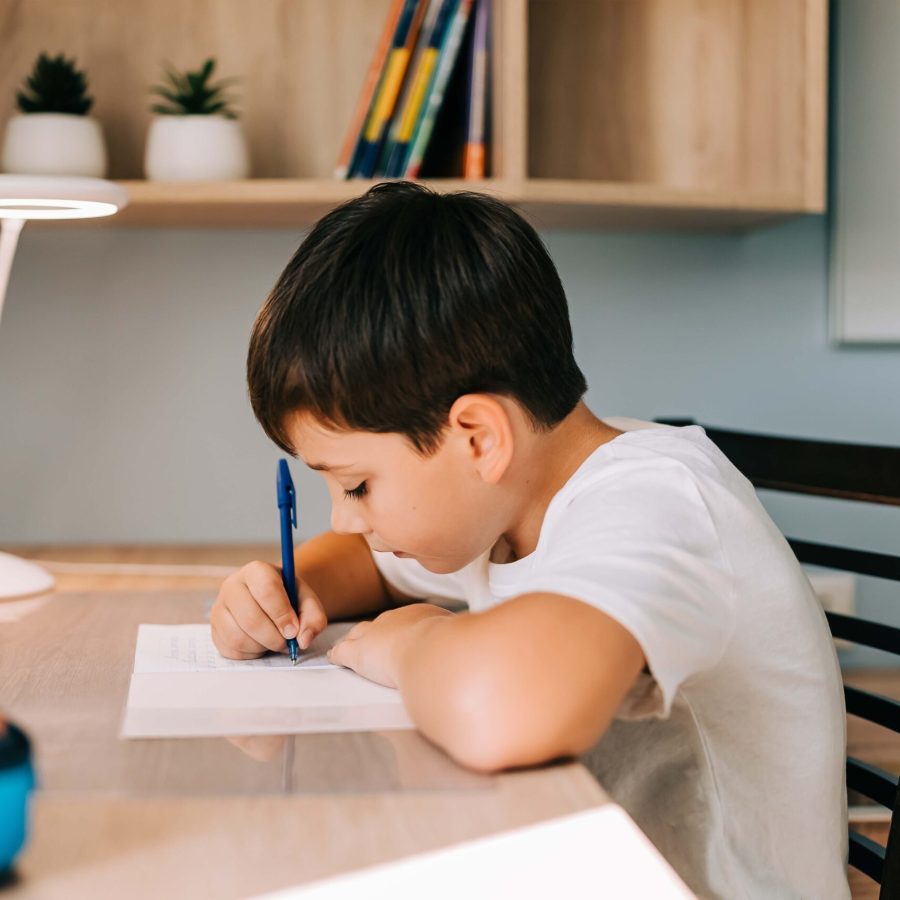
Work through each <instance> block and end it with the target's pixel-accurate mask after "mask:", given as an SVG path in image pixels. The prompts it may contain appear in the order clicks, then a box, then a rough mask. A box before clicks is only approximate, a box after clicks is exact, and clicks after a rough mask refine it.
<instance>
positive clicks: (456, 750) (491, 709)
mask: <svg viewBox="0 0 900 900" xmlns="http://www.w3.org/2000/svg"><path fill="white" fill-rule="evenodd" d="M457 687H458V690H457V691H456V695H457V696H456V697H455V698H454V700H455V701H456V702H455V703H454V704H453V706H454V707H455V715H454V716H453V719H454V724H453V727H452V728H451V729H449V730H448V733H447V735H446V737H445V740H444V741H441V743H442V744H443V746H444V750H445V751H446V752H447V753H448V754H449V755H450V756H451V757H453V759H454V760H456V762H458V763H459V764H460V765H462V766H465V767H466V768H467V769H471V770H473V771H475V772H480V773H483V774H492V773H496V772H501V771H503V770H505V769H512V768H517V767H521V766H531V765H540V764H541V763H544V762H549V761H550V760H553V759H558V758H559V757H563V756H571V755H573V754H574V753H575V752H577V748H576V747H575V743H577V742H576V741H574V740H573V739H572V738H573V736H572V735H569V734H566V733H565V731H564V729H561V728H560V727H559V723H558V722H554V721H553V717H549V716H541V715H539V714H536V711H535V710H534V707H533V706H532V705H531V704H530V703H528V702H527V698H525V697H518V698H515V697H509V696H505V695H504V694H503V692H493V691H491V690H485V683H484V681H481V682H480V683H477V684H475V685H473V686H472V687H471V688H468V689H467V688H466V687H464V686H462V685H458V686H457Z"/></svg>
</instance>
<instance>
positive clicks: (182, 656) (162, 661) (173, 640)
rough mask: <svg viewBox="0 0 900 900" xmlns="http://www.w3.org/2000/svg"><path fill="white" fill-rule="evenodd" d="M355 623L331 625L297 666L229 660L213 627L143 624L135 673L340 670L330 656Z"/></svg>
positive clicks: (279, 658) (275, 657)
mask: <svg viewBox="0 0 900 900" xmlns="http://www.w3.org/2000/svg"><path fill="white" fill-rule="evenodd" d="M354 624H355V623H353V622H340V623H337V624H334V625H327V626H326V627H325V630H324V631H323V632H322V633H321V634H320V635H318V636H317V637H316V639H315V640H314V641H313V642H312V644H310V646H309V647H308V648H307V649H306V650H301V651H300V656H299V658H298V662H297V665H296V666H292V665H291V659H290V657H289V656H288V654H287V653H286V652H285V653H267V654H266V655H265V656H261V657H259V658H258V659H246V660H244V659H226V658H225V657H224V656H222V655H221V654H220V653H219V651H218V650H216V647H215V644H213V641H212V632H211V630H210V627H209V625H141V626H139V627H138V638H137V647H136V648H135V653H134V671H135V672H218V671H222V670H227V669H231V670H241V671H253V670H254V669H294V670H296V669H301V668H302V669H336V668H339V667H338V666H335V665H333V664H332V663H330V662H329V661H328V658H327V657H326V655H325V654H326V653H327V652H328V651H329V650H330V649H331V648H332V647H333V646H334V645H335V644H336V643H337V642H338V641H339V640H340V639H341V638H342V637H343V636H344V635H345V634H346V633H347V632H348V631H349V630H350V629H351V628H352V627H353V625H354Z"/></svg>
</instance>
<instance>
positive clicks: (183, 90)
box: [150, 59, 237, 119]
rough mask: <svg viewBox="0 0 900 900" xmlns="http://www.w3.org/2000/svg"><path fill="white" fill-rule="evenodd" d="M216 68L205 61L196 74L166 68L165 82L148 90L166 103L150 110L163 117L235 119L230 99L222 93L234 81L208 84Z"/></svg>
mask: <svg viewBox="0 0 900 900" xmlns="http://www.w3.org/2000/svg"><path fill="white" fill-rule="evenodd" d="M215 66H216V61H215V60H214V59H208V60H206V62H205V63H203V66H202V67H201V68H199V69H198V70H197V71H196V72H178V71H176V70H175V69H174V68H172V67H171V66H166V82H165V83H164V84H161V85H157V86H155V87H153V88H151V89H150V90H151V93H153V94H157V95H158V96H160V97H162V98H163V100H165V101H166V102H165V103H157V104H154V105H153V106H152V107H151V109H152V110H153V112H155V113H160V114H161V115H164V116H212V115H218V116H224V117H225V118H226V119H236V118H237V114H236V113H235V112H234V110H233V109H231V104H232V103H233V102H234V100H233V98H230V97H226V96H225V95H224V93H223V89H224V88H225V86H226V85H228V84H231V83H232V82H234V81H235V80H236V79H234V78H229V79H223V80H221V81H218V82H216V83H215V84H210V83H208V82H209V77H210V76H211V75H212V72H213V69H214V68H215Z"/></svg>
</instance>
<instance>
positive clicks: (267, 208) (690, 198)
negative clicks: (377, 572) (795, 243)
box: [60, 178, 821, 230]
mask: <svg viewBox="0 0 900 900" xmlns="http://www.w3.org/2000/svg"><path fill="white" fill-rule="evenodd" d="M376 183H377V181H371V182H368V181H362V180H352V181H338V180H334V179H328V178H322V179H248V180H246V181H235V182H194V183H167V182H150V181H122V182H120V184H122V185H124V186H125V187H126V188H127V189H128V191H129V194H130V195H131V202H130V204H129V206H128V207H127V208H126V209H124V210H123V211H122V212H121V213H119V214H118V215H116V216H114V217H112V218H110V219H104V220H97V224H98V225H102V226H103V227H119V226H181V227H254V228H259V227H263V228H265V227H269V228H290V227H300V228H307V227H308V226H310V225H311V224H313V223H314V222H315V221H316V220H317V219H319V218H320V217H321V216H323V215H324V214H325V213H327V212H328V211H329V210H331V209H333V208H334V207H335V206H337V205H339V204H340V203H343V202H344V201H346V200H350V199H352V198H354V197H357V196H359V195H361V194H362V193H364V192H365V191H366V190H367V189H368V187H369V186H370V185H372V184H376ZM424 183H425V184H427V185H428V186H430V187H432V188H433V189H435V190H437V191H439V192H442V193H443V192H449V191H457V190H471V191H479V192H484V193H488V194H491V195H493V196H495V197H498V198H500V199H502V200H505V201H506V202H508V203H511V204H512V205H513V206H515V207H516V208H518V209H519V210H520V211H521V212H522V213H523V214H524V215H525V216H526V217H527V218H528V219H529V220H530V221H531V223H532V224H533V225H534V226H535V227H536V228H537V229H538V230H545V229H546V230H551V229H552V230H559V229H588V228H609V229H616V228H642V229H656V228H686V229H704V230H706V229H713V230H738V229H744V228H751V227H755V226H759V225H762V224H765V223H767V222H773V221H777V220H780V219H786V218H791V217H794V216H797V215H801V214H804V213H817V212H821V210H820V209H814V208H805V207H804V205H803V201H802V198H798V197H788V196H781V195H760V194H758V193H753V194H751V193H746V192H740V191H728V190H722V189H719V190H716V191H714V192H713V191H697V190H680V189H677V188H670V187H659V186H656V185H647V184H624V183H613V182H600V181H566V180H556V179H529V180H526V181H520V182H510V181H504V180H501V179H489V180H485V181H462V180H450V179H448V180H443V179H441V180H434V181H428V182H424ZM60 224H64V223H60ZM82 224H84V223H82Z"/></svg>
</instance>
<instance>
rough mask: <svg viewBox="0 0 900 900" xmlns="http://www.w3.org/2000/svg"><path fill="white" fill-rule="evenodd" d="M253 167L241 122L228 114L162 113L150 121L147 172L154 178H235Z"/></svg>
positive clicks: (155, 179)
mask: <svg viewBox="0 0 900 900" xmlns="http://www.w3.org/2000/svg"><path fill="white" fill-rule="evenodd" d="M249 170H250V164H249V157H248V155H247V143H246V141H245V140H244V132H243V129H242V128H241V124H240V122H238V121H237V120H236V119H226V118H225V117H224V116H215V115H213V116H200V115H198V116H158V117H157V118H155V119H154V120H153V122H152V123H151V125H150V133H149V134H148V135H147V150H146V153H145V155H144V174H145V175H146V176H147V178H149V179H150V180H151V181H231V180H233V179H238V178H246V177H247V175H248V173H249Z"/></svg>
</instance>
